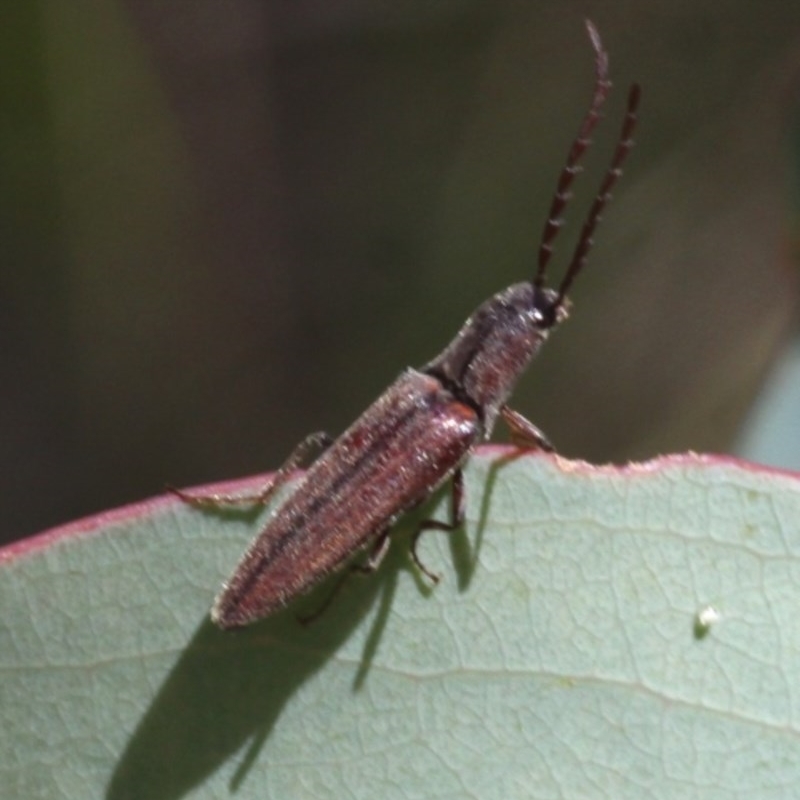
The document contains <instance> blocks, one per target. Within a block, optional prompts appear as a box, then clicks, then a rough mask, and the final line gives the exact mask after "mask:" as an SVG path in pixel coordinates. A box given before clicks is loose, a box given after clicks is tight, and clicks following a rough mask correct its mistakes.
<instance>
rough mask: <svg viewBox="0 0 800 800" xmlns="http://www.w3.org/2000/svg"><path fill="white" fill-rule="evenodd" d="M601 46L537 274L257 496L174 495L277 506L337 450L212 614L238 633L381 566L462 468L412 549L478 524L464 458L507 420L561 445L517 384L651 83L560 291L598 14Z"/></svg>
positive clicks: (600, 75) (536, 439) (582, 252)
mask: <svg viewBox="0 0 800 800" xmlns="http://www.w3.org/2000/svg"><path fill="white" fill-rule="evenodd" d="M586 26H587V30H588V33H589V38H590V40H591V43H592V47H593V49H594V54H595V84H594V91H593V96H592V101H591V105H590V107H589V110H588V111H587V113H586V115H585V116H584V118H583V120H582V122H581V125H580V127H579V129H578V134H577V136H576V138H575V140H574V141H573V143H572V146H571V148H570V151H569V153H568V156H567V159H566V163H565V165H564V167H563V169H562V171H561V174H560V176H559V179H558V184H557V187H556V191H555V194H554V196H553V200H552V204H551V207H550V212H549V214H548V217H547V220H546V222H545V226H544V231H543V233H542V239H541V244H540V247H539V257H538V269H537V272H536V274H535V276H534V277H533V279H532V280H528V281H524V282H522V283H516V284H513V285H512V286H509V287H508V288H507V289H505V290H504V291H501V292H499V293H498V294H496V295H495V296H494V297H491V298H490V299H489V300H487V301H485V302H484V303H483V304H482V305H481V306H479V307H478V308H477V310H476V311H475V312H474V313H473V314H472V316H470V317H469V318H468V319H467V321H466V322H465V323H464V325H463V326H462V328H461V330H460V331H459V332H458V334H457V335H456V337H455V339H454V340H453V341H452V342H451V343H450V344H449V345H448V346H447V347H446V348H445V349H444V351H443V352H442V353H441V354H440V355H438V356H437V357H436V358H434V359H433V360H432V361H430V362H429V363H428V364H427V365H425V366H424V367H422V368H421V369H420V370H415V369H406V370H405V371H404V372H403V373H401V375H400V376H399V377H398V378H397V380H396V381H395V382H394V383H393V384H392V385H391V386H390V387H389V388H388V389H387V390H386V391H385V392H384V394H382V395H381V396H380V397H379V398H378V399H377V400H376V401H375V402H374V403H373V404H372V405H371V406H370V407H369V408H368V409H367V410H366V411H365V412H364V413H363V414H362V415H361V416H360V417H359V418H358V419H357V420H356V421H355V422H354V423H353V424H352V425H351V426H350V427H349V428H348V429H347V430H346V431H345V432H344V433H343V434H342V435H341V436H340V437H339V438H338V439H337V440H336V441H335V442H333V443H332V444H330V440H329V438H328V437H327V436H326V435H325V434H321V433H316V434H312V435H311V436H310V437H308V438H307V439H306V440H305V441H304V442H302V443H301V444H300V445H299V446H298V447H297V448H296V449H295V451H294V452H293V453H292V455H291V456H290V457H289V459H288V460H287V461H286V463H285V464H284V465H283V466H282V467H281V469H280V470H279V471H278V473H277V474H276V476H275V477H274V479H273V481H272V482H271V483H270V484H269V485H268V486H267V487H266V488H265V489H264V490H263V491H262V492H260V493H258V494H257V495H255V496H253V497H248V498H242V497H228V496H224V495H207V496H198V495H193V494H189V493H186V492H182V491H180V490H173V491H175V493H176V494H178V495H179V496H180V497H181V498H182V499H183V500H185V501H186V502H189V503H192V504H194V505H201V506H202V505H208V504H211V505H218V504H221V503H227V502H237V503H239V502H246V501H251V502H257V503H266V502H268V501H269V500H270V498H271V497H272V496H273V495H274V493H275V492H276V490H277V489H278V488H279V487H281V486H282V485H284V484H285V482H286V480H287V479H288V477H289V475H290V473H291V472H292V470H293V469H294V468H295V467H297V466H298V465H299V464H300V462H301V461H302V460H303V459H304V458H305V456H306V455H307V453H308V451H309V450H310V449H311V448H312V447H315V446H320V445H325V446H327V445H329V446H328V447H327V449H326V450H325V451H324V452H323V453H322V454H321V455H320V456H319V457H318V458H317V459H316V461H314V463H313V464H312V465H311V466H310V468H309V469H308V471H307V472H306V473H305V475H304V476H303V477H302V478H301V479H300V480H299V482H298V483H297V485H296V486H295V488H294V490H293V491H292V493H291V494H290V495H289V496H288V497H287V499H286V500H284V501H283V503H282V504H281V505H279V507H278V508H277V509H276V510H275V511H274V512H273V514H272V516H271V517H270V519H269V521H268V522H267V523H266V526H265V527H264V528H263V530H262V531H261V532H260V533H259V534H258V536H257V537H256V539H255V540H254V541H253V543H252V544H251V545H250V547H249V549H248V550H247V551H246V552H245V554H244V556H243V557H242V559H241V561H240V562H239V565H238V566H237V567H236V569H235V570H234V572H233V574H232V575H231V577H230V578H229V579H228V581H227V582H226V583H225V584H224V585H223V587H222V590H221V591H220V593H219V595H218V597H217V598H216V600H215V602H214V605H213V607H212V610H211V618H212V620H213V621H214V622H215V623H216V624H217V625H218V626H219V627H221V628H224V629H227V628H236V627H239V626H242V625H247V624H249V623H251V622H254V621H256V620H258V619H261V618H263V617H267V616H269V615H271V614H273V613H275V612H276V611H278V610H280V609H282V608H284V607H285V606H286V605H287V604H288V603H289V602H290V601H292V600H293V599H294V598H295V597H297V596H298V595H301V594H303V593H305V592H307V591H308V590H310V589H311V588H312V587H314V586H315V585H316V584H318V583H319V582H320V581H321V580H322V579H323V578H325V577H326V576H328V575H329V574H331V573H333V572H335V571H337V570H339V569H341V568H342V567H343V566H344V565H345V564H346V563H347V562H349V561H351V559H352V558H353V556H354V555H355V554H357V553H359V552H362V551H364V550H366V549H367V548H369V555H368V556H367V559H366V562H365V563H363V564H358V565H353V568H354V569H359V570H361V571H372V570H374V569H376V568H377V567H378V565H379V563H380V561H381V559H382V558H383V556H384V555H385V554H386V552H387V549H388V546H389V531H390V529H391V527H392V525H393V523H394V522H395V521H396V519H397V518H398V517H399V516H400V515H402V514H404V513H405V512H407V511H409V510H410V509H412V508H414V507H415V506H418V505H419V504H420V503H422V502H423V501H424V500H425V499H427V498H428V497H429V496H430V495H431V493H432V492H434V491H435V490H436V489H437V487H439V486H440V485H441V484H443V483H444V482H445V481H446V480H447V479H448V478H450V477H451V476H452V490H451V519H450V522H440V521H436V520H427V521H425V522H422V523H421V524H420V525H419V527H418V528H417V530H416V532H415V534H414V536H413V538H412V540H411V548H410V554H411V558H412V560H413V562H414V563H415V564H416V566H417V567H418V568H419V569H420V570H421V572H423V573H424V574H425V575H427V576H428V578H429V579H430V580H431V581H432V582H434V583H436V582H437V581H438V579H439V578H438V576H437V575H435V574H433V573H432V572H430V571H429V570H428V569H427V568H426V567H425V565H424V564H423V563H422V562H421V561H420V559H419V557H418V556H417V551H416V545H417V540H418V538H419V536H420V534H421V533H422V532H423V531H424V530H428V529H431V528H436V529H440V530H447V531H452V530H455V529H456V528H458V527H459V526H460V525H461V524H462V522H463V519H464V490H463V480H462V472H461V470H462V466H463V464H464V462H465V461H466V459H467V458H468V456H469V454H470V452H471V450H472V448H473V447H474V446H475V445H476V444H477V443H479V442H482V441H485V440H486V439H488V437H489V436H490V435H491V433H492V430H493V429H494V426H495V423H496V421H497V419H498V417H502V418H503V420H504V421H505V422H506V424H507V425H508V427H509V429H510V431H511V438H512V441H513V442H514V443H515V444H517V445H518V446H523V447H532V448H533V447H536V448H541V449H544V450H548V451H550V450H553V446H552V444H551V443H550V441H549V440H548V439H547V438H546V436H545V435H544V434H543V433H542V432H541V431H540V430H539V429H538V428H537V427H536V426H535V425H534V424H533V423H531V422H530V421H528V420H527V419H526V418H525V417H523V416H522V415H521V414H519V413H518V412H516V411H513V410H512V409H511V408H509V407H508V405H507V400H508V398H509V396H510V394H511V391H512V389H513V387H514V385H515V384H516V382H517V379H518V378H519V377H520V376H521V375H522V373H523V372H524V371H525V369H526V368H527V366H528V364H529V363H530V361H531V360H532V359H533V357H534V356H535V355H536V353H537V352H538V351H539V348H540V347H541V346H542V344H543V343H544V342H545V340H546V339H547V338H548V336H549V334H550V332H551V331H552V330H554V329H555V328H556V327H557V326H558V325H559V324H560V323H561V322H563V320H565V319H566V317H567V315H568V313H569V308H570V303H569V300H568V299H567V292H568V290H569V289H570V287H571V286H572V283H573V281H574V279H575V277H576V276H577V275H578V273H579V272H580V271H581V270H582V269H583V267H584V265H585V263H586V258H587V255H588V253H589V250H590V248H591V245H592V235H593V233H594V230H595V227H596V225H597V223H598V221H599V219H600V212H601V211H602V209H603V207H604V206H605V204H606V203H607V202H608V200H609V198H610V191H611V188H612V187H613V186H614V184H615V183H616V181H617V179H618V178H619V176H620V175H621V166H622V163H623V161H624V160H625V158H626V156H627V155H628V153H629V151H630V149H631V147H632V145H633V139H632V135H633V131H634V128H635V126H636V122H637V110H638V105H639V94H640V90H639V86H638V85H636V84H634V85H633V86H632V87H631V89H630V91H629V94H628V102H627V110H626V113H625V117H624V121H623V124H622V131H621V133H620V136H619V139H618V141H617V146H616V149H615V152H614V155H613V157H612V159H611V164H610V166H609V168H608V170H607V172H606V174H605V177H604V179H603V181H602V183H601V185H600V189H599V192H598V194H597V195H596V197H595V200H594V202H593V204H592V206H591V208H590V210H589V212H588V215H587V217H586V220H585V222H584V225H583V228H582V230H581V233H580V236H579V239H578V242H577V245H576V248H575V251H574V254H573V256H572V260H571V261H570V263H569V265H568V267H567V270H566V272H565V274H564V277H563V279H562V280H561V283H560V285H559V286H558V288H557V289H552V288H547V287H546V286H545V285H544V284H545V275H546V271H547V265H548V262H549V261H550V257H551V255H552V252H553V241H554V239H555V238H556V235H557V234H558V231H559V228H560V225H561V218H560V215H561V213H562V211H563V210H564V208H565V206H566V204H567V202H568V200H569V198H570V187H571V185H572V182H573V180H574V178H575V176H576V174H577V173H578V172H579V171H580V168H579V166H578V162H579V160H580V158H581V157H582V156H583V154H584V152H585V151H586V150H587V148H588V147H589V144H590V136H591V133H592V131H593V130H594V128H595V126H596V125H597V122H598V121H599V119H600V110H601V107H602V106H603V104H604V102H605V100H606V97H607V95H608V93H609V90H610V88H611V83H610V81H609V79H608V56H607V54H606V52H605V50H604V49H603V45H602V42H601V40H600V36H599V34H598V32H597V30H596V29H595V27H594V25H592V23H591V22H588V21H587V23H586Z"/></svg>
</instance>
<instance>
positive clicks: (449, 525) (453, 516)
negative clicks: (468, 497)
mask: <svg viewBox="0 0 800 800" xmlns="http://www.w3.org/2000/svg"><path fill="white" fill-rule="evenodd" d="M464 516H465V507H464V475H463V473H462V471H461V470H460V469H457V470H456V471H455V472H454V473H453V484H452V487H451V492H450V522H442V521H441V520H438V519H426V520H423V521H422V522H420V524H419V525H418V526H417V530H416V531H414V535H413V536H412V537H411V547H410V552H411V560H412V561H413V562H414V563H415V564H416V566H417V569H418V570H419V571H420V572H421V573H422V574H423V575H425V576H426V577H427V578H428V580H430V582H431V583H433V584H434V585H435V584H437V583H439V581H440V580H441V577H442V576H441V575H439V574H437V573H436V572H432V571H431V570H429V569H428V568H427V567H426V566H425V565H424V564H423V563H422V560H421V559H420V557H419V554H418V553H417V544H418V542H419V537H420V536H422V534H423V532H424V531H446V532H447V533H452V532H453V531H456V530H458V529H459V528H460V527H461V526H462V525H463V524H464Z"/></svg>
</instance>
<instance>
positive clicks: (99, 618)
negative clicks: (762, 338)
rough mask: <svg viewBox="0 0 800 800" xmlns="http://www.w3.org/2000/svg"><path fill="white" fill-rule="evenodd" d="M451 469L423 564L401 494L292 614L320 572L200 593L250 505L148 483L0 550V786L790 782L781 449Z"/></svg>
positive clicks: (398, 790) (798, 585)
mask: <svg viewBox="0 0 800 800" xmlns="http://www.w3.org/2000/svg"><path fill="white" fill-rule="evenodd" d="M466 480H467V492H468V495H467V498H468V503H467V507H468V520H467V525H466V529H465V530H464V531H460V532H458V533H456V534H455V535H452V536H449V537H448V535H446V534H439V533H433V532H432V533H429V534H426V535H425V536H423V537H422V540H421V544H420V555H421V557H422V558H423V559H424V561H425V563H426V565H428V566H429V567H430V568H432V569H434V570H437V571H439V572H441V573H442V576H443V579H442V581H441V582H440V584H439V585H438V586H437V587H436V588H435V589H433V590H430V589H429V588H428V587H427V586H426V584H425V582H424V581H422V580H420V579H419V576H418V575H417V574H416V573H415V572H414V571H413V569H412V568H411V566H410V561H409V558H408V553H407V548H406V547H405V543H406V542H407V536H408V534H409V533H410V532H411V531H412V530H413V520H409V519H407V520H405V521H404V523H403V524H402V525H401V528H400V529H399V530H398V532H397V535H396V538H397V539H398V540H400V541H399V542H398V545H399V546H395V547H393V548H392V551H391V555H390V557H389V558H388V559H387V562H386V563H385V564H384V565H383V566H382V567H381V570H380V571H379V573H378V574H377V575H376V576H373V577H371V578H367V579H360V578H353V579H352V580H350V581H349V582H348V583H346V584H345V587H344V589H343V590H342V592H341V593H340V594H339V595H337V597H336V598H335V600H334V602H333V603H332V605H331V606H330V608H329V609H328V610H327V611H326V612H325V613H324V615H323V616H322V617H321V618H320V619H319V620H318V621H317V622H316V623H314V624H312V625H310V626H305V627H304V626H302V625H300V624H299V623H297V622H296V620H295V615H296V614H297V613H298V611H299V610H301V609H303V608H305V609H311V608H315V607H317V606H318V605H319V603H320V602H322V601H323V600H324V598H325V597H326V596H327V593H328V592H329V591H330V584H328V585H325V586H322V587H320V588H319V590H318V591H317V592H315V593H314V594H312V595H311V596H309V597H308V598H306V599H304V600H303V601H301V602H300V603H299V604H298V605H296V606H294V607H292V608H291V609H289V610H288V611H287V612H286V613H284V614H281V615H279V616H277V617H275V618H273V619H270V620H267V621H265V622H263V623H260V624H257V625H255V626H253V627H251V628H248V629H246V630H244V631H242V632H237V633H233V634H232V633H223V632H221V631H218V630H216V629H215V628H214V627H213V626H212V625H210V623H209V622H208V621H207V610H208V607H209V605H210V603H211V600H212V598H213V594H214V592H215V591H216V589H217V586H218V584H219V583H220V582H221V581H222V580H223V578H224V577H225V576H226V574H227V573H228V571H229V570H230V569H231V568H232V566H233V565H234V564H235V563H236V561H237V559H238V558H239V556H240V554H241V551H242V549H243V548H244V546H245V545H246V543H247V542H248V540H249V539H250V537H251V536H253V534H254V533H255V532H256V530H257V528H258V525H259V524H260V517H262V516H263V514H248V513H238V512H236V513H235V512H230V513H226V514H224V515H222V514H217V513H207V512H200V511H198V510H196V509H193V508H190V507H187V506H185V505H182V504H181V503H180V502H178V501H176V500H174V499H172V498H158V499H156V500H153V501H150V502H148V503H145V504H140V505H138V506H133V507H130V508H127V509H121V510H119V511H116V512H111V513H108V514H105V515H102V516H100V517H97V518H93V519H90V520H86V521H83V522H80V523H77V524H75V525H73V526H70V527H67V528H65V529H61V530H59V531H55V532H53V533H50V534H46V535H45V536H43V537H40V538H39V539H36V540H31V541H30V542H28V543H26V544H24V545H21V546H17V547H13V548H10V549H8V550H6V551H2V552H1V553H0V605H1V607H2V609H3V613H2V619H1V620H0V659H2V661H1V664H2V676H3V679H2V684H1V687H2V688H0V710H1V711H2V721H3V724H2V729H1V730H2V733H0V737H2V741H0V780H1V781H2V786H3V790H2V793H3V797H8V798H25V799H26V800H30V799H31V798H50V797H53V798H56V797H58V798H82V799H83V798H89V797H103V796H105V797H107V798H110V799H111V800H120V799H121V798H147V800H162V799H163V800H167V799H168V798H182V797H203V798H206V797H214V798H227V797H230V796H231V795H232V794H233V795H235V796H236V797H237V798H259V800H264V798H282V799H283V798H293V800H294V799H297V798H321V797H331V798H333V797H335V798H408V797H420V798H464V797H476V798H477V797H479V798H482V800H487V799H490V798H502V800H509V799H513V798H529V797H560V798H614V800H624V799H625V798H636V800H640V799H641V798H642V797H647V798H668V797H670V798H671V797H692V798H723V797H724V798H726V799H729V798H748V799H749V798H759V800H763V799H764V798H783V797H791V796H793V795H794V792H795V791H796V787H797V786H798V785H800V736H798V733H800V700H798V697H800V693H798V691H797V687H798V686H800V659H799V658H798V652H799V651H800V615H798V613H797V609H798V608H800V480H799V479H798V476H795V475H789V474H780V473H775V472H768V471H766V470H762V469H759V468H756V467H753V466H749V465H747V464H744V463H741V462H734V461H730V460H721V459H711V458H708V457H698V456H685V457H672V458H666V459H662V460H660V461H656V462H651V463H648V464H644V465H633V466H629V467H625V468H613V467H603V468H593V467H590V466H588V465H586V464H583V463H580V462H569V461H564V460H559V459H557V458H551V457H547V456H534V455H532V456H523V457H513V456H512V455H511V451H508V450H499V449H497V448H487V449H484V450H482V451H481V452H480V453H479V454H478V455H477V456H475V457H473V458H472V459H471V461H470V463H469V468H468V470H467V472H466ZM248 483H249V485H253V483H254V480H252V479H251V480H250V481H249V482H240V483H239V484H238V486H239V487H244V486H245V485H247V484H248ZM446 500H447V498H446V497H443V496H442V495H440V496H439V497H438V500H437V501H436V502H435V504H434V505H435V509H434V510H435V512H436V514H437V515H439V514H442V513H444V512H445V510H446V507H447V504H446ZM421 513H426V514H430V513H431V508H430V507H429V508H426V509H423V512H421ZM417 518H419V515H417ZM404 539H405V541H403V540H404Z"/></svg>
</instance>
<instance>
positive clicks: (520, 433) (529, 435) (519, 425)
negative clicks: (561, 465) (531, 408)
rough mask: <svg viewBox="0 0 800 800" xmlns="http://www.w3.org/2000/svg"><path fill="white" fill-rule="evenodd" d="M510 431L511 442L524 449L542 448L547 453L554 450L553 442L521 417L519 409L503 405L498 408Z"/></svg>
mask: <svg viewBox="0 0 800 800" xmlns="http://www.w3.org/2000/svg"><path fill="white" fill-rule="evenodd" d="M500 415H501V416H502V417H503V420H504V421H505V423H506V425H508V429H509V431H510V433H511V442H512V444H514V445H516V446H517V447H520V448H522V449H524V450H544V451H545V452H547V453H552V452H554V451H555V447H553V443H552V442H551V441H550V440H549V439H548V438H547V436H546V435H545V434H544V432H543V431H541V430H540V429H539V428H537V427H536V425H534V424H533V423H532V422H531V421H530V420H529V419H527V418H526V417H523V416H522V414H520V413H519V411H514V409H513V408H509V407H508V406H503V407H502V408H501V409H500Z"/></svg>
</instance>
